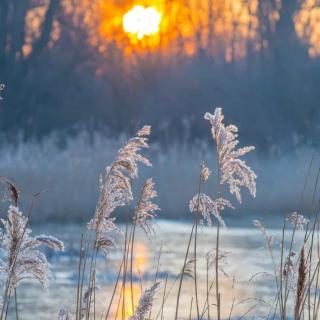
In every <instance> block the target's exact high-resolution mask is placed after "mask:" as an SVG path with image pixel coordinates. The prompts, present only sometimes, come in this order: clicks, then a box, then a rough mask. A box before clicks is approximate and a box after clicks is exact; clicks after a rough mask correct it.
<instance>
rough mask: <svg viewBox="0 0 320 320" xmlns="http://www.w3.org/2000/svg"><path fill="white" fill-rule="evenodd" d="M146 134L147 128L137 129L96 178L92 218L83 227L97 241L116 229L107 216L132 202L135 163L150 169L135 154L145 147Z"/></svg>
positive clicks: (146, 141) (146, 160) (136, 169)
mask: <svg viewBox="0 0 320 320" xmlns="http://www.w3.org/2000/svg"><path fill="white" fill-rule="evenodd" d="M150 132H151V127H150V126H144V127H143V128H142V129H141V130H139V131H138V132H137V134H136V136H135V137H133V138H131V139H130V140H129V141H128V142H127V143H126V144H125V145H124V146H123V147H121V148H120V150H119V151H118V154H117V156H116V158H115V160H114V161H113V163H112V164H111V165H110V166H109V167H107V168H106V171H105V175H104V177H103V178H100V196H99V200H98V204H97V207H96V212H95V216H94V218H93V219H91V221H90V222H89V223H88V225H87V227H88V228H89V229H94V230H96V232H97V240H98V241H100V240H101V242H103V241H104V239H105V233H109V232H111V231H113V230H115V229H116V226H115V224H114V219H112V218H111V217H110V215H111V214H112V213H113V211H114V210H115V209H116V208H118V207H121V206H124V205H127V204H128V203H129V202H130V201H131V200H132V199H133V194H132V188H131V183H132V180H133V179H134V178H136V177H138V163H139V162H141V163H143V164H145V165H147V166H151V163H150V161H149V160H148V159H147V158H145V157H144V156H142V155H141V154H140V153H139V151H141V150H142V149H145V148H148V147H149V145H148V136H149V134H150ZM99 238H101V239H100V240H99Z"/></svg>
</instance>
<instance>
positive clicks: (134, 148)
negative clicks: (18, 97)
mask: <svg viewBox="0 0 320 320" xmlns="http://www.w3.org/2000/svg"><path fill="white" fill-rule="evenodd" d="M205 119H206V120H208V121H209V122H210V125H211V135H212V138H213V140H214V143H215V144H214V148H213V152H212V153H213V154H214V156H216V159H217V161H216V167H215V168H210V166H209V165H208V164H207V163H205V162H204V159H202V161H201V163H200V170H199V175H198V183H197V192H196V194H195V195H194V196H193V197H192V199H191V201H190V202H189V209H190V211H191V212H192V214H193V216H194V223H193V225H192V228H191V231H190V236H189V239H188V241H187V248H186V252H185V255H184V261H183V264H182V267H181V271H180V272H179V274H178V275H177V276H176V278H174V279H171V278H170V277H169V275H168V274H167V275H166V280H165V283H163V282H159V278H158V273H159V271H160V268H161V265H162V263H161V249H160V253H159V258H158V261H157V266H156V269H157V270H156V272H155V277H154V279H153V280H152V281H149V283H148V285H147V286H146V285H145V283H144V279H142V277H140V273H139V267H138V266H136V265H135V255H136V243H135V233H136V228H141V229H142V230H143V231H144V233H145V235H144V236H146V237H147V238H148V241H154V239H155V236H156V228H154V225H155V220H156V216H157V213H158V211H159V210H160V207H159V206H158V204H156V202H157V201H156V200H157V199H156V197H157V196H158V193H157V191H156V188H155V183H154V179H153V178H148V179H146V180H145V182H144V184H143V186H142V188H141V191H140V194H138V195H137V196H136V195H135V188H133V183H135V181H136V179H137V178H138V176H139V164H142V165H145V166H151V161H150V160H149V158H148V157H146V156H145V155H143V154H142V152H143V151H145V150H146V149H147V148H148V147H149V144H148V138H149V135H150V133H151V127H150V126H144V127H143V128H142V129H141V130H139V131H138V132H137V133H136V135H135V136H134V137H133V138H131V139H129V140H128V141H127V142H126V143H125V144H124V145H123V146H122V147H121V148H120V149H119V150H118V151H117V152H116V155H115V158H114V160H113V161H111V164H110V165H109V166H107V167H106V169H105V172H104V174H103V175H102V176H101V178H100V189H99V191H100V192H99V198H98V202H97V206H96V209H95V211H94V214H93V218H92V219H91V220H90V221H89V223H88V224H87V226H86V227H87V228H85V230H84V231H83V234H82V235H81V240H80V252H79V265H78V270H77V274H78V283H77V292H76V299H75V303H74V304H71V305H70V306H68V307H63V308H61V309H60V311H59V313H58V319H60V320H81V319H85V320H95V319H98V318H99V319H100V318H101V319H105V320H108V319H117V320H118V319H121V320H127V319H128V320H147V319H148V320H149V319H153V320H156V319H159V316H160V315H161V320H163V319H164V309H165V308H166V302H167V300H168V299H172V298H173V299H175V300H176V308H175V310H174V311H173V313H174V314H173V313H172V314H170V319H180V318H181V314H182V312H183V311H185V312H184V313H185V314H186V310H181V306H180V296H181V292H182V287H183V286H184V285H185V282H186V281H190V282H191V283H192V286H190V285H188V286H186V288H187V294H188V298H190V301H192V302H191V303H190V308H189V307H188V309H189V310H188V312H189V320H191V319H197V320H200V319H206V320H210V319H216V318H217V319H218V320H220V319H221V318H222V314H221V310H222V306H223V304H224V297H223V296H222V293H221V288H220V277H224V276H225V277H226V278H228V277H229V275H228V272H227V270H226V268H227V266H228V256H229V254H230V252H228V251H225V250H222V249H221V248H220V243H221V241H223V239H220V227H221V226H222V227H225V225H226V223H225V221H224V217H223V214H222V212H223V210H227V209H232V210H235V207H236V206H235V205H234V201H233V200H232V199H233V198H234V197H235V200H236V201H237V202H238V203H239V204H241V203H242V200H243V196H242V194H243V190H245V189H246V190H248V191H249V194H250V195H251V196H252V197H255V196H256V179H257V175H256V173H255V172H254V170H253V169H251V168H250V166H249V165H248V164H247V162H246V161H245V160H244V159H243V158H242V157H243V156H245V155H247V154H248V153H249V152H251V151H253V150H254V147H252V146H249V147H241V148H239V147H238V144H239V140H238V128H237V127H236V126H235V125H225V123H224V115H223V112H222V109H221V108H217V109H215V111H214V113H213V114H211V113H206V114H205ZM209 163H210V162H209ZM319 175H320V171H319ZM318 178H319V176H318V177H317V179H316V183H315V187H314V190H315V191H314V193H313V196H312V198H313V200H315V199H316V190H317V187H318V180H319V179H318ZM210 179H211V180H213V179H215V180H216V185H215V188H213V187H212V186H213V185H214V184H209V181H210ZM0 182H1V183H2V184H4V185H5V187H6V188H5V192H4V193H3V194H2V196H3V198H4V199H6V200H9V201H11V203H12V205H11V206H10V207H9V210H8V212H7V217H6V218H3V219H1V223H2V225H3V232H2V234H1V255H0V272H1V274H2V279H3V285H2V288H3V297H2V307H1V318H0V320H4V319H6V318H7V316H8V313H9V312H10V310H9V307H8V306H9V302H10V300H12V299H13V298H14V300H15V306H16V318H17V319H18V318H19V314H18V307H17V305H18V301H17V295H16V290H17V288H18V287H19V285H20V284H21V283H22V282H23V281H24V280H36V281H38V282H39V283H40V284H41V285H42V286H43V287H44V288H46V287H47V286H48V283H49V280H50V278H51V275H52V273H51V269H50V265H49V262H48V260H47V257H46V256H45V254H44V253H43V252H41V251H40V247H41V246H45V247H48V248H50V249H53V250H55V251H61V250H63V249H64V245H63V243H62V242H61V241H60V240H58V239H56V238H55V237H53V236H47V235H42V234H41V235H39V236H33V235H32V231H31V227H30V216H31V213H29V214H28V215H27V216H24V215H23V214H22V212H21V211H20V209H19V206H18V203H19V200H20V191H19V190H18V189H17V188H16V186H15V184H14V183H12V182H11V181H10V180H8V179H6V178H3V177H0ZM195 182H196V181H195ZM167 183H168V184H169V183H170V181H167ZM195 184H196V183H194V185H195ZM157 185H158V184H157ZM181 190H182V192H183V189H181ZM160 196H161V194H160ZM301 202H303V201H302V200H301ZM314 203H315V201H313V205H312V206H311V209H312V210H314V211H313V212H309V215H308V218H306V217H305V216H304V215H303V214H302V212H301V206H300V205H299V207H298V209H297V211H295V212H293V213H292V214H290V215H288V216H286V217H285V219H284V222H283V226H282V234H281V237H280V238H279V237H276V236H275V235H273V234H272V233H271V232H269V231H268V230H267V228H266V227H265V226H264V224H263V223H262V222H260V221H259V220H255V221H254V225H255V226H256V227H257V228H258V229H259V230H260V232H261V233H262V235H263V237H264V238H265V242H266V247H267V250H268V252H269V254H270V257H271V260H272V265H273V269H274V270H273V274H272V275H271V276H272V278H273V279H274V283H275V288H276V292H275V301H274V303H273V304H272V303H270V310H269V314H270V315H275V316H277V317H278V318H280V319H281V320H285V319H288V318H289V317H293V318H294V319H295V320H298V319H307V318H308V319H309V320H311V319H312V320H316V319H318V317H319V310H320V294H319V293H320V291H319V281H320V260H319V256H320V251H319V248H320V236H319V229H320V222H319V217H318V208H315V205H314ZM120 207H124V208H123V209H125V212H126V222H127V223H126V228H125V230H123V226H121V225H119V224H118V220H117V218H118V209H119V208H120ZM31 212H32V211H31ZM213 218H214V219H213ZM199 222H202V224H206V225H208V226H210V225H212V224H214V223H216V226H217V228H216V234H214V233H212V243H214V246H213V248H212V250H210V251H209V252H208V253H207V254H206V255H205V257H199V254H198V252H197V246H198V237H200V236H201V234H200V233H199V234H198V223H199ZM121 229H122V230H121ZM114 232H118V235H119V237H118V238H117V243H116V241H115V237H114ZM297 232H300V233H304V237H303V243H297V239H296V233H297ZM192 244H193V246H192ZM288 244H289V245H288ZM275 246H276V247H277V248H279V247H280V254H279V250H277V251H276V250H275V249H274V248H275ZM297 248H298V250H297ZM111 250H117V251H118V253H119V252H120V255H121V256H122V260H121V263H120V265H119V268H118V272H117V277H116V279H115V281H114V284H113V289H112V292H110V296H111V297H110V299H109V300H108V301H105V300H104V301H103V303H104V305H103V308H102V312H100V310H101V308H100V309H99V311H98V309H97V304H98V303H99V302H98V300H97V299H96V296H97V294H98V290H97V288H98V287H99V283H97V282H98V278H97V277H96V274H97V272H99V271H100V270H98V269H99V266H98V263H97V261H98V257H99V255H101V258H102V259H103V260H102V261H104V259H109V258H110V255H109V253H110V251H111ZM192 251H193V252H192ZM253 254H254V253H253ZM201 258H204V259H205V260H206V268H207V269H206V285H205V287H206V296H205V299H203V296H201V295H200V294H199V281H201V279H203V275H200V273H199V269H198V267H197V266H198V265H197V264H198V261H199V260H200V259H201ZM102 271H103V272H109V271H110V270H108V269H103V270H102ZM201 276H202V277H201ZM248 276H250V275H248ZM268 276H270V273H269V274H268ZM258 277H259V274H257V275H253V276H252V277H251V278H250V282H254V281H255V279H256V278H258ZM137 278H138V280H137ZM186 278H188V280H186ZM228 279H229V278H228ZM171 280H172V282H171V284H170V283H169V282H170V281H171ZM229 280H230V281H233V282H234V279H233V280H231V279H229ZM134 282H138V284H139V287H140V289H141V293H140V299H139V301H138V302H137V301H136V300H135V296H134ZM189 284H190V283H189ZM233 284H234V283H232V286H233ZM143 288H147V289H143ZM159 292H163V296H162V299H159V300H161V301H162V304H161V306H160V309H159V310H158V308H156V307H157V306H158V305H159V303H155V301H156V299H155V295H156V294H157V293H159ZM173 292H175V295H173ZM128 293H129V294H128ZM157 295H158V294H157ZM290 299H291V300H290ZM256 300H257V301H258V300H259V299H258V297H257V298H256ZM289 301H294V303H293V305H292V304H290V302H289ZM157 302H158V301H157ZM100 303H101V302H100ZM239 304H241V302H236V301H235V298H234V299H233V303H232V306H231V307H230V312H229V319H232V315H233V311H234V308H236V307H237V306H238V305H239ZM254 308H255V306H252V307H250V308H249V309H248V310H247V312H245V313H244V314H243V315H242V317H240V318H243V317H245V316H246V315H248V314H249V313H250V312H253V310H255V309H254ZM289 309H290V310H289ZM213 314H215V315H214V316H213Z"/></svg>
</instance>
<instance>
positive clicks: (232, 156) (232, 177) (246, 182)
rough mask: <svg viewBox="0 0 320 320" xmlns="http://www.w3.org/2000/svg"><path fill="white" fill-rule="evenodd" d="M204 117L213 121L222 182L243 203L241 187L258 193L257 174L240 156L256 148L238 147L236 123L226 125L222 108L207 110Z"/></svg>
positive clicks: (252, 193)
mask: <svg viewBox="0 0 320 320" xmlns="http://www.w3.org/2000/svg"><path fill="white" fill-rule="evenodd" d="M204 118H205V119H206V120H208V121H210V123H211V133H212V137H213V139H214V140H215V141H216V145H217V158H218V166H219V170H220V184H224V183H227V184H228V185H229V187H230V193H231V194H234V195H235V196H236V198H237V200H238V201H239V202H240V203H241V193H240V189H241V187H245V188H247V189H248V190H249V192H250V193H251V195H252V196H253V197H255V195H256V178H257V176H256V174H255V173H254V171H253V170H252V169H251V168H250V167H249V166H248V165H247V164H246V163H245V161H243V160H241V159H240V157H241V156H243V155H245V154H246V153H248V152H250V151H252V150H254V149H255V148H254V147H253V146H249V147H243V148H238V149H237V148H236V147H237V145H238V143H239V141H238V140H237V137H238V134H237V133H238V128H237V127H236V126H235V125H232V124H231V125H228V126H225V125H224V123H223V120H224V116H223V113H222V109H221V108H216V109H215V111H214V114H211V113H209V112H207V113H206V114H205V115H204Z"/></svg>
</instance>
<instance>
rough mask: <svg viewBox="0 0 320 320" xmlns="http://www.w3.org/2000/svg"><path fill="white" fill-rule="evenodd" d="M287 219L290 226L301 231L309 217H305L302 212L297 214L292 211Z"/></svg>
mask: <svg viewBox="0 0 320 320" xmlns="http://www.w3.org/2000/svg"><path fill="white" fill-rule="evenodd" d="M289 220H290V222H291V224H292V226H293V227H294V228H296V229H297V230H300V231H303V229H304V227H305V226H306V225H307V224H308V223H309V219H306V218H305V217H304V216H303V215H302V214H298V212H292V213H291V214H290V216H289Z"/></svg>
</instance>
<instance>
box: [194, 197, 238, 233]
mask: <svg viewBox="0 0 320 320" xmlns="http://www.w3.org/2000/svg"><path fill="white" fill-rule="evenodd" d="M226 207H228V208H231V209H234V207H233V206H232V205H231V203H230V201H228V200H227V199H224V198H217V199H215V200H212V199H211V198H210V197H209V196H207V195H206V194H204V193H200V194H197V195H195V196H194V197H193V198H192V200H191V201H190V203H189V209H190V211H191V212H194V213H196V214H198V213H201V215H202V220H201V222H202V223H203V222H204V221H206V222H207V224H208V225H211V214H212V215H213V216H214V217H215V218H216V219H217V220H218V222H219V223H220V225H221V226H223V227H225V226H226V225H225V223H224V220H223V219H222V217H221V214H220V212H221V210H223V209H224V208H226Z"/></svg>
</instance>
